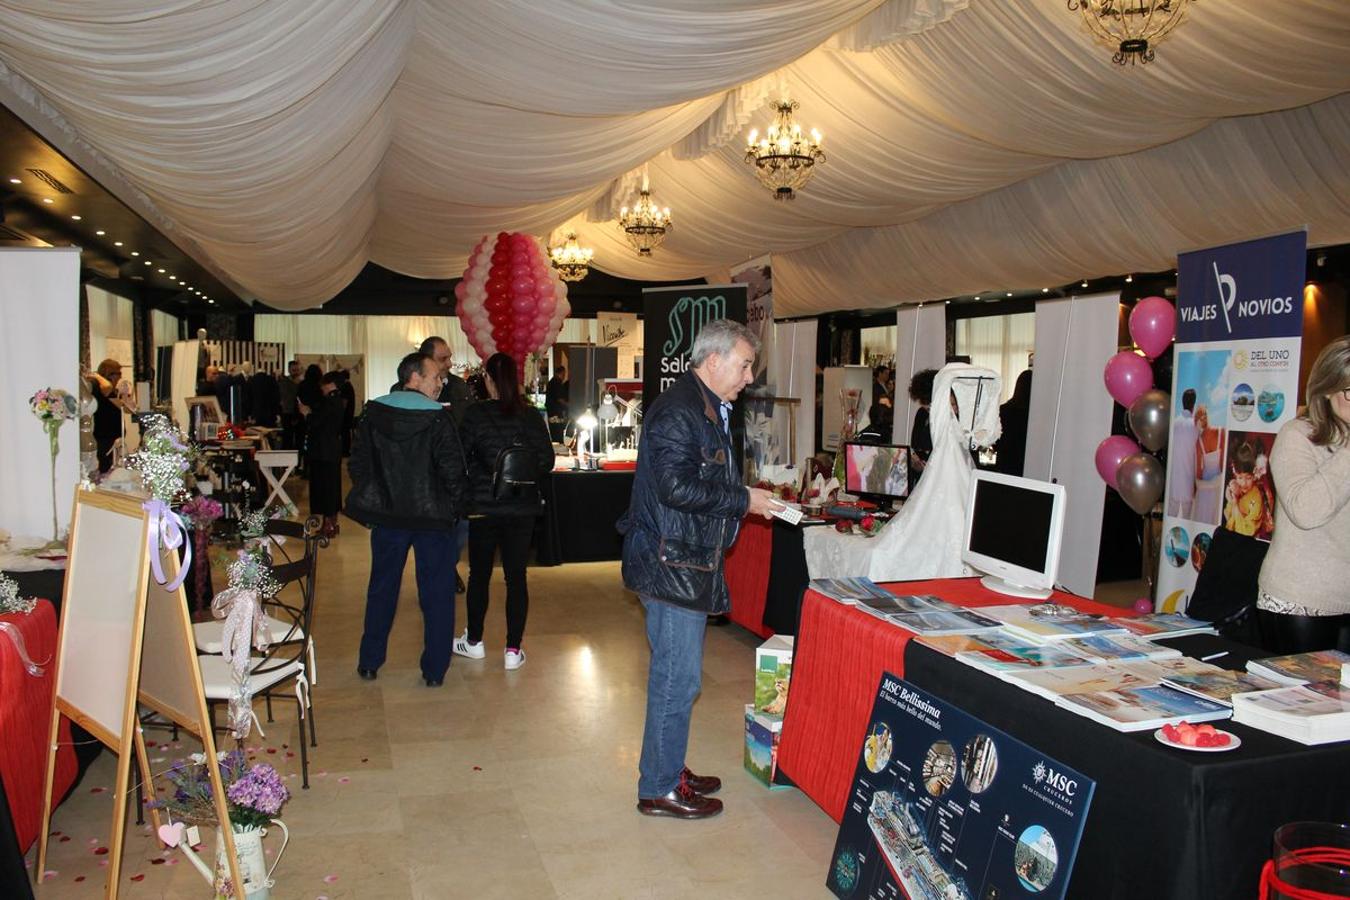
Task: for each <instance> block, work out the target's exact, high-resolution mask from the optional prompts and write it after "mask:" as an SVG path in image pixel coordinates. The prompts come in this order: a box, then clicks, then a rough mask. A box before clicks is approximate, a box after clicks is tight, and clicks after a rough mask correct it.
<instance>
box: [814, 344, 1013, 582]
mask: <svg viewBox="0 0 1350 900" xmlns="http://www.w3.org/2000/svg"><path fill="white" fill-rule="evenodd" d="M1002 388H1003V380H1002V378H1000V377H999V375H998V373H996V372H994V371H992V370H990V369H986V368H983V367H980V366H970V365H966V364H964V363H951V364H949V365H947V366H944V367H943V368H942V370H941V371H940V372H938V374H937V377H936V378H935V379H934V380H933V403H932V406H931V408H930V413H929V416H930V418H929V428H930V429H931V431H932V434H933V453H932V455H931V456H930V457H929V458H928V465H927V467H925V469H924V473H923V477H922V478H920V479H919V485H918V487H916V488H915V489H914V493H913V494H911V495H910V498H909V500H908V501H907V502H906V503H905V505H904V506H903V507H902V508H901V509H900V511H899V512H898V513H896V515H895V517H894V518H892V519H891V521H890V522H888V523H887V524H886V526H885V527H884V528H883V529H881V533H880V534H878V535H877V536H876V537H871V538H868V537H863V536H862V535H851V534H840V533H839V532H837V531H835V530H834V529H833V528H828V527H824V528H807V529H805V530H804V532H803V534H802V540H803V544H804V545H805V549H806V568H807V571H808V572H809V573H810V575H811V577H812V578H847V577H852V576H857V575H866V576H867V577H869V578H871V579H872V580H873V581H878V582H880V581H910V580H915V579H921V578H959V577H962V576H965V575H970V574H971V572H970V570H969V569H968V568H966V566H965V565H964V564H962V562H961V542H962V540H963V538H964V536H965V527H966V501H967V498H968V497H969V494H970V482H971V479H972V477H973V476H972V473H973V472H974V469H975V464H974V462H973V461H972V460H971V457H970V445H971V443H972V442H973V443H974V444H975V445H976V446H977V447H988V446H991V445H992V444H993V443H994V442H995V441H997V440H998V437H999V434H1000V432H1001V427H1000V425H999V418H998V401H999V394H1000V393H1001V392H1002ZM948 397H954V398H955V400H956V406H957V412H955V413H954V412H953V411H952V407H951V404H950V403H949V402H948V401H947V398H948Z"/></svg>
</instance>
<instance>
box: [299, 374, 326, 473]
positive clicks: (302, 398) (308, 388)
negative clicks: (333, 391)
mask: <svg viewBox="0 0 1350 900" xmlns="http://www.w3.org/2000/svg"><path fill="white" fill-rule="evenodd" d="M322 381H323V369H320V368H319V367H318V365H317V364H315V363H310V364H309V365H308V366H306V367H305V375H304V377H303V378H301V379H300V383H299V384H298V385H296V387H295V402H296V405H297V409H298V407H299V404H302V403H303V404H304V405H305V406H308V407H309V408H310V409H313V408H314V407H316V406H318V405H319V401H320V400H321V399H323V390H322V389H321V387H320V384H321V382H322ZM299 440H300V443H299V446H298V449H299V450H300V466H299V468H300V474H301V475H306V474H307V472H308V468H309V462H308V450H307V447H308V444H309V436H308V434H307V433H306V423H305V416H304V414H303V413H301V414H300V432H299Z"/></svg>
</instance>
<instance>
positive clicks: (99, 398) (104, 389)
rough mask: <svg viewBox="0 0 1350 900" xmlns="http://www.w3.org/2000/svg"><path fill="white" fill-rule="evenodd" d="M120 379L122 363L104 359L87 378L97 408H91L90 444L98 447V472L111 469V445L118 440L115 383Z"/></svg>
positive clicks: (119, 407)
mask: <svg viewBox="0 0 1350 900" xmlns="http://www.w3.org/2000/svg"><path fill="white" fill-rule="evenodd" d="M121 378H122V364H121V363H120V362H118V361H117V360H115V359H105V360H104V361H103V362H101V363H99V364H98V369H97V371H95V372H94V374H93V375H91V376H89V390H90V392H91V393H93V395H94V402H95V403H96V404H97V406H96V407H95V409H94V443H95V444H96V445H97V446H98V471H99V473H100V474H103V473H107V472H109V471H111V470H112V463H113V444H115V443H117V441H118V439H119V438H121V437H122V409H123V407H122V402H121V401H120V400H119V399H118V397H117V382H118V381H120V380H121Z"/></svg>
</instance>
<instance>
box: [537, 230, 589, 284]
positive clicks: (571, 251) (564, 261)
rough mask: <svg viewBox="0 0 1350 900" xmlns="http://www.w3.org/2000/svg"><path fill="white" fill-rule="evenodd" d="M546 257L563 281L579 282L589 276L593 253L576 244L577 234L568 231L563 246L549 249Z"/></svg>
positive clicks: (587, 248)
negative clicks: (550, 260) (551, 261)
mask: <svg viewBox="0 0 1350 900" xmlns="http://www.w3.org/2000/svg"><path fill="white" fill-rule="evenodd" d="M548 255H549V258H550V259H552V260H553V268H555V269H557V270H558V276H559V277H560V278H562V280H563V281H580V280H581V279H583V278H585V277H586V276H587V275H589V274H590V271H591V257H593V256H595V251H594V250H592V249H591V248H590V247H582V246H581V245H580V244H578V243H577V233H576V232H575V231H569V232H567V240H565V241H563V245H562V246H561V247H553V248H550V249H549V251H548Z"/></svg>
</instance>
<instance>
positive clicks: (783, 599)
mask: <svg viewBox="0 0 1350 900" xmlns="http://www.w3.org/2000/svg"><path fill="white" fill-rule="evenodd" d="M810 581H811V576H810V575H809V574H808V573H807V571H806V549H805V547H804V545H803V543H802V529H801V527H800V526H796V525H789V524H788V523H786V522H783V521H781V520H779V519H775V520H774V522H773V558H772V560H771V563H770V565H769V585H768V587H767V588H765V594H764V625H765V627H766V628H769V629H770V630H771V631H773V632H774V634H792V635H795V634H796V633H797V622H798V620H800V619H801V615H802V594H804V593H806V586H807V585H808V584H809V583H810Z"/></svg>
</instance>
